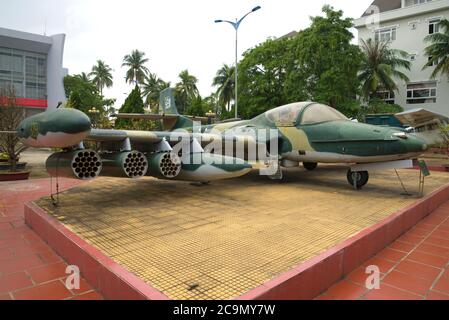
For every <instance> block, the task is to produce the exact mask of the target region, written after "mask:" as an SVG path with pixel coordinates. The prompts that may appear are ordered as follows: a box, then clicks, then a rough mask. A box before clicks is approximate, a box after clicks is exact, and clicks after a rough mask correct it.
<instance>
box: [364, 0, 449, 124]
mask: <svg viewBox="0 0 449 320" xmlns="http://www.w3.org/2000/svg"><path fill="white" fill-rule="evenodd" d="M448 18H449V0H375V1H374V2H373V4H372V6H371V7H370V8H369V9H368V10H367V11H366V12H365V14H364V15H363V16H362V17H361V18H359V19H357V20H355V26H356V28H357V30H358V32H359V42H360V40H361V39H364V40H367V39H369V38H371V39H380V40H384V41H390V42H391V45H390V47H391V48H395V49H401V50H404V51H406V52H407V53H409V60H410V61H411V62H412V66H411V70H410V71H406V70H404V73H405V74H406V75H407V76H408V78H409V79H410V82H409V83H404V82H403V81H401V80H397V83H398V87H399V92H395V93H394V94H392V95H391V94H390V93H388V92H385V93H383V96H384V98H385V100H387V101H389V102H392V103H393V102H394V103H396V104H399V105H400V106H402V107H403V108H404V109H405V110H411V109H416V108H424V109H427V110H430V111H433V112H437V113H440V114H442V115H445V116H449V81H448V77H447V76H438V77H437V78H436V79H431V73H432V71H433V68H427V69H425V70H422V68H423V66H424V65H425V64H426V63H427V61H428V59H429V58H428V57H427V56H426V55H425V51H424V49H425V48H426V47H427V46H428V45H429V43H426V42H424V38H425V37H426V36H427V35H429V34H432V33H435V32H439V25H438V22H439V21H440V20H441V19H448Z"/></svg>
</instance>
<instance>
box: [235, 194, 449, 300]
mask: <svg viewBox="0 0 449 320" xmlns="http://www.w3.org/2000/svg"><path fill="white" fill-rule="evenodd" d="M448 199H449V185H446V186H443V187H441V188H440V189H438V190H436V191H434V192H432V193H431V194H429V195H428V196H426V197H425V198H423V199H420V200H418V201H417V202H415V203H413V204H411V205H410V206H408V207H406V208H404V209H402V210H399V211H398V212H396V213H394V214H392V215H390V216H389V217H387V218H385V219H384V220H382V221H380V222H379V223H377V224H375V225H373V226H371V227H368V228H366V229H364V230H362V231H361V232H359V233H358V234H356V235H355V236H353V237H351V238H349V239H347V240H345V241H343V242H342V243H340V244H338V245H336V246H334V247H332V248H330V249H329V250H327V251H326V252H324V253H322V254H320V255H318V256H316V257H314V258H312V259H310V260H308V261H306V262H304V263H302V264H300V265H298V266H296V267H294V268H293V269H291V270H289V271H287V272H285V273H284V274H282V275H280V276H279V277H277V278H275V279H272V280H269V281H267V282H266V283H264V284H262V285H261V286H259V287H257V288H255V289H253V290H250V291H249V292H247V293H245V294H243V295H242V296H240V297H237V298H236V299H237V300H311V299H313V298H315V297H316V296H318V295H319V294H321V293H323V292H325V291H326V290H327V289H328V288H329V287H331V286H332V285H333V284H335V283H337V282H338V281H340V280H341V279H342V278H343V277H344V276H346V275H348V274H349V273H351V272H352V271H353V270H355V269H356V268H358V267H359V266H360V265H362V264H363V263H364V262H365V261H366V260H368V259H369V258H371V257H373V256H374V255H375V254H377V253H378V252H379V251H381V250H382V249H383V248H385V247H386V246H387V245H389V244H390V243H392V242H393V241H394V240H396V239H397V238H398V237H399V236H401V235H402V234H403V233H405V232H406V231H407V230H409V229H410V228H412V227H413V226H414V225H415V224H416V223H417V222H418V221H420V220H422V219H423V218H424V217H426V216H427V215H429V214H430V213H431V212H432V211H434V210H435V209H436V208H438V207H439V206H440V205H441V204H443V203H444V202H446V201H447V200H448Z"/></svg>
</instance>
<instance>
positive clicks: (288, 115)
mask: <svg viewBox="0 0 449 320" xmlns="http://www.w3.org/2000/svg"><path fill="white" fill-rule="evenodd" d="M265 115H266V117H267V119H268V120H269V121H271V122H273V123H275V124H276V125H277V126H297V125H309V124H315V123H322V122H328V121H336V120H349V119H348V118H347V117H346V116H345V115H344V114H342V113H340V112H339V111H337V110H335V109H334V108H331V107H329V106H326V105H324V104H320V103H315V102H297V103H292V104H288V105H285V106H281V107H278V108H275V109H272V110H270V111H267V112H266V113H265Z"/></svg>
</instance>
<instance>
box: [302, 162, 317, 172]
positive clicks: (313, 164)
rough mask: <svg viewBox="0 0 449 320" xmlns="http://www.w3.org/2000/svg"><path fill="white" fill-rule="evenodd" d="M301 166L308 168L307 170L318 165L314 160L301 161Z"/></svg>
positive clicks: (311, 169) (313, 168)
mask: <svg viewBox="0 0 449 320" xmlns="http://www.w3.org/2000/svg"><path fill="white" fill-rule="evenodd" d="M302 165H303V167H304V168H305V169H306V170H308V171H313V170H315V169H316V167H317V166H318V163H316V162H303V163H302Z"/></svg>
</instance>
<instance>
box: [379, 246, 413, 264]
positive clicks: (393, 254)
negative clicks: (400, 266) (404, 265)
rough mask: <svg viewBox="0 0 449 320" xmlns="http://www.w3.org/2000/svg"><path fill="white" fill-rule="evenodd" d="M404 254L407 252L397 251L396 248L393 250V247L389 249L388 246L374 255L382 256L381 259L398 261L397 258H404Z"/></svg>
mask: <svg viewBox="0 0 449 320" xmlns="http://www.w3.org/2000/svg"><path fill="white" fill-rule="evenodd" d="M406 254H407V253H404V252H403V251H398V250H394V249H390V248H385V249H383V250H382V251H381V252H379V253H378V254H377V255H376V256H377V257H378V258H382V259H385V260H389V261H393V262H398V261H399V260H401V259H402V258H404V257H405V255H406Z"/></svg>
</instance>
